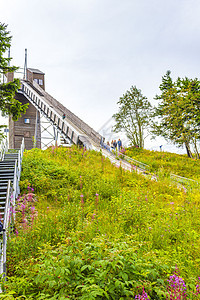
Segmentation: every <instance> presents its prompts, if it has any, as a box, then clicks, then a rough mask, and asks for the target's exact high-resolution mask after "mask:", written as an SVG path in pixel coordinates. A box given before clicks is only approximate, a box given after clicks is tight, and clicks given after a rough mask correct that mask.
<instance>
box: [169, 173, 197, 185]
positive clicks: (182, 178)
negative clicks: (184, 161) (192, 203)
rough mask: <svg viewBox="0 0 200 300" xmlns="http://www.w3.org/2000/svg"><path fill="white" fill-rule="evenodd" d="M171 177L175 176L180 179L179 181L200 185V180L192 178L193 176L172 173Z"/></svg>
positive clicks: (177, 179)
mask: <svg viewBox="0 0 200 300" xmlns="http://www.w3.org/2000/svg"><path fill="white" fill-rule="evenodd" d="M170 177H172V178H174V179H175V180H176V181H179V182H182V183H183V182H184V183H186V184H189V185H190V184H197V185H199V184H200V182H198V181H197V180H194V179H191V178H187V177H182V176H179V175H176V174H170Z"/></svg>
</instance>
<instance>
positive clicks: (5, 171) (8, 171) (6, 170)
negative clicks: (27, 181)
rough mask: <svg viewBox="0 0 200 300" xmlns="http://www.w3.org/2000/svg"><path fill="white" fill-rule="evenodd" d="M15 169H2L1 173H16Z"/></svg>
mask: <svg viewBox="0 0 200 300" xmlns="http://www.w3.org/2000/svg"><path fill="white" fill-rule="evenodd" d="M14 171H15V170H14V169H13V170H11V169H3V170H2V169H0V174H3V173H14Z"/></svg>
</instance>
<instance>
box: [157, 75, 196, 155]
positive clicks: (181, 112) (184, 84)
mask: <svg viewBox="0 0 200 300" xmlns="http://www.w3.org/2000/svg"><path fill="white" fill-rule="evenodd" d="M160 91H161V94H160V95H159V96H158V95H156V97H155V99H156V100H159V101H160V102H159V104H158V106H157V107H156V108H155V110H154V118H155V119H154V122H153V126H152V127H153V129H152V133H153V134H154V135H160V136H163V137H164V138H165V139H167V140H169V141H171V142H173V143H174V144H177V145H178V146H182V145H185V147H186V150H187V154H188V156H189V157H192V153H191V150H190V146H191V145H192V146H193V152H196V155H197V158H199V154H198V149H197V140H199V139H200V113H199V111H200V81H199V80H198V79H197V78H195V79H189V78H187V77H185V78H182V79H181V78H178V79H177V80H176V81H174V82H173V81H172V78H171V77H170V71H167V73H166V75H164V76H163V77H162V83H161V85H160Z"/></svg>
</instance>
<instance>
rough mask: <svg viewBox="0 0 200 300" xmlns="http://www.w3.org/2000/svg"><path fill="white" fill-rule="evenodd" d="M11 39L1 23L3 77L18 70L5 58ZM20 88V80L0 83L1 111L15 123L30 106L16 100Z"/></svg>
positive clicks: (0, 47)
mask: <svg viewBox="0 0 200 300" xmlns="http://www.w3.org/2000/svg"><path fill="white" fill-rule="evenodd" d="M11 39H12V37H11V36H10V32H9V31H7V25H5V24H2V23H0V73H1V74H3V75H6V74H7V73H8V72H14V71H16V70H17V68H16V67H14V66H12V67H10V66H9V65H10V60H11V58H5V57H4V55H5V53H6V51H7V50H8V49H9V48H10V46H11ZM19 87H20V82H19V79H14V80H13V81H12V82H9V83H2V82H0V110H1V111H2V114H3V115H4V116H5V115H11V116H12V119H13V120H14V121H16V120H18V118H19V117H21V113H25V112H26V109H27V107H28V105H22V104H21V103H20V102H19V101H18V100H16V99H15V98H14V97H15V93H16V92H17V90H18V89H19Z"/></svg>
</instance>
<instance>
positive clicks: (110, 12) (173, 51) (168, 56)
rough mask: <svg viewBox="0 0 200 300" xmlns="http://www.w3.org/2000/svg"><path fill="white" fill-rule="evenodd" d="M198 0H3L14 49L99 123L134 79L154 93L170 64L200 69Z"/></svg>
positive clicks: (1, 17) (183, 71)
mask: <svg viewBox="0 0 200 300" xmlns="http://www.w3.org/2000/svg"><path fill="white" fill-rule="evenodd" d="M199 16H200V1H199V0H167V1H166V0H54V1H53V0H34V1H30V0H0V22H2V23H6V24H8V29H9V30H10V32H11V35H12V36H13V39H12V48H11V56H12V57H13V63H14V64H15V65H17V66H20V67H23V65H24V52H25V48H27V50H28V67H32V68H38V69H40V70H41V71H43V72H44V73H45V74H46V75H45V76H46V90H47V92H49V93H50V94H51V95H52V96H54V97H55V98H56V99H57V100H59V101H60V102H61V103H63V104H64V105H65V106H66V107H67V108H69V109H70V110H71V111H72V112H74V113H75V114H76V115H78V116H79V117H80V118H81V119H83V120H84V121H85V122H87V123H88V124H89V125H90V126H92V127H93V128H94V129H95V130H98V129H99V128H100V127H101V126H102V125H103V124H104V123H105V122H106V121H107V120H108V119H109V118H110V117H111V116H112V115H113V114H114V113H115V112H117V110H118V106H117V101H118V99H119V97H120V96H122V94H123V93H124V92H125V91H126V90H128V89H129V88H130V87H131V85H136V86H137V88H139V89H141V90H142V93H143V94H144V95H145V96H147V98H148V99H149V100H150V101H153V97H154V96H155V94H156V93H158V92H159V84H160V83H161V78H162V76H163V75H164V74H165V73H166V71H167V70H171V71H172V77H173V78H174V79H176V78H177V77H178V76H180V77H184V76H188V77H190V78H194V77H198V78H199V77H200V60H199V55H200V38H199V37H200V17H199Z"/></svg>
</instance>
